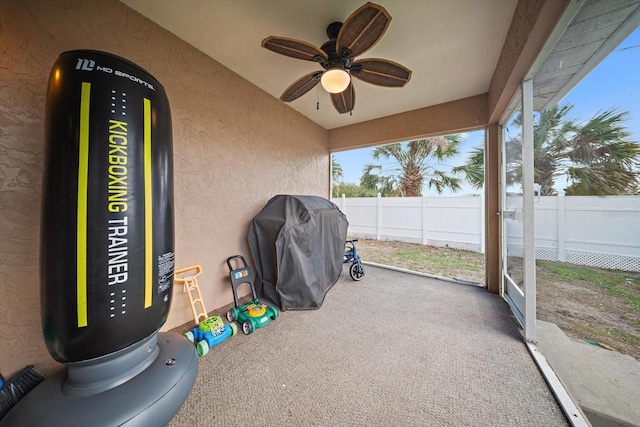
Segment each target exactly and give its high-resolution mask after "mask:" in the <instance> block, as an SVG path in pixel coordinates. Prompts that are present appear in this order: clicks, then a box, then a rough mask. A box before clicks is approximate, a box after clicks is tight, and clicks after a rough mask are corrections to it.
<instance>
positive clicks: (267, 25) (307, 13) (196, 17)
mask: <svg viewBox="0 0 640 427" xmlns="http://www.w3.org/2000/svg"><path fill="white" fill-rule="evenodd" d="M121 1H122V2H123V3H125V4H126V5H128V6H129V7H131V8H133V9H135V10H136V11H138V12H140V13H141V14H142V15H144V16H146V17H148V18H149V19H151V20H152V21H154V22H156V23H158V24H159V25H160V26H162V27H164V28H165V29H167V30H168V31H170V32H172V33H173V34H175V35H176V36H178V37H180V38H181V39H183V40H184V41H186V42H187V43H189V44H191V45H192V46H194V47H196V48H197V49H199V50H200V51H202V52H204V53H205V54H207V55H208V56H210V57H211V58H213V59H215V60H216V61H218V62H220V63H221V64H223V65H224V66H226V67H228V68H229V69H231V70H232V71H234V72H236V73H237V74H239V75H240V76H242V77H244V78H245V79H247V80H248V81H250V82H251V83H253V84H254V85H256V86H258V87H260V88H261V89H263V90H265V91H266V92H268V93H269V94H271V95H273V96H274V97H276V98H279V97H280V94H281V93H282V92H283V91H284V90H285V89H286V88H287V87H288V86H289V85H290V84H291V83H292V82H293V81H295V80H297V79H298V78H300V77H302V76H303V75H304V74H307V73H309V72H312V71H314V70H320V69H321V68H320V66H319V65H318V64H315V63H312V62H308V61H302V60H299V59H293V58H289V57H286V56H282V55H279V54H276V53H274V52H271V51H268V50H267V49H264V48H262V47H261V42H262V40H263V39H264V38H265V37H267V36H270V35H274V36H282V37H289V38H296V39H300V40H303V41H307V42H309V43H312V44H314V45H316V46H318V47H320V46H321V45H322V44H323V43H324V42H325V41H326V40H327V36H326V33H325V31H326V27H327V25H329V24H330V23H331V22H334V21H340V22H343V21H344V20H345V19H346V18H347V17H348V16H349V15H350V14H351V13H352V12H353V11H355V10H356V9H358V8H359V7H360V6H362V5H363V4H364V3H365V0H162V1H158V0H121ZM374 2H375V3H377V4H379V5H382V6H383V7H385V8H386V9H387V11H388V12H389V13H390V14H391V17H392V20H391V24H390V26H389V28H388V29H387V32H386V33H385V34H384V36H383V37H382V39H381V40H380V42H379V43H378V44H377V45H375V46H374V47H373V48H372V49H371V50H369V51H368V52H365V53H364V54H363V55H362V56H360V57H358V59H362V58H384V59H389V60H392V61H395V62H398V63H400V64H402V65H404V66H406V67H408V68H409V69H410V70H412V72H413V74H412V77H411V81H410V82H409V83H408V84H407V85H406V86H405V87H404V88H383V87H379V86H373V85H370V84H367V83H364V82H362V81H360V80H357V79H354V86H355V90H356V104H355V107H354V110H353V115H352V116H349V114H348V113H347V114H339V113H338V112H336V111H335V110H334V108H333V106H332V104H331V101H330V99H329V95H328V93H326V92H325V91H324V90H323V89H322V88H321V86H320V85H318V86H317V87H316V88H315V89H312V90H311V91H310V92H308V93H307V94H305V95H303V96H302V97H300V98H298V99H297V100H295V101H293V102H291V103H289V105H290V106H291V107H292V108H294V109H295V110H297V111H299V112H300V113H301V114H304V115H305V116H306V117H308V118H310V119H311V120H313V121H314V122H316V123H318V124H319V125H320V126H322V127H324V128H325V129H333V128H336V127H341V126H346V125H349V124H353V123H358V122H362V121H366V120H371V119H376V118H379V117H384V116H388V115H391V114H396V113H401V112H404V111H410V110H414V109H417V108H422V107H427V106H431V105H437V104H441V103H443V102H448V101H453V100H456V99H461V98H466V97H469V96H474V95H478V94H482V93H486V92H487V91H488V89H489V84H490V82H491V78H492V76H493V72H494V69H495V66H496V63H497V61H498V57H499V55H500V51H501V49H502V45H503V44H504V41H505V38H506V34H507V31H508V29H509V25H510V23H511V19H512V17H513V13H514V10H515V7H516V4H517V0H377V1H374ZM316 100H319V102H320V109H319V110H317V109H316Z"/></svg>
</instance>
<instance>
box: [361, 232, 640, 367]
mask: <svg viewBox="0 0 640 427" xmlns="http://www.w3.org/2000/svg"><path fill="white" fill-rule="evenodd" d="M357 245H358V252H359V253H360V257H361V258H362V260H363V261H370V262H375V263H378V264H384V265H390V266H393V267H399V268H405V269H408V270H413V271H419V272H422V273H429V274H434V275H437V276H442V277H450V278H459V279H466V280H473V281H477V282H480V283H484V255H483V254H479V253H476V252H470V251H462V250H455V249H451V248H436V247H434V246H423V245H418V244H412V243H404V242H392V241H384V242H382V241H376V240H368V239H359V240H358V243H357ZM510 262H511V261H510ZM536 285H537V287H536V289H537V303H538V307H537V315H538V319H540V320H544V321H547V322H551V323H555V324H556V325H558V327H560V329H562V330H563V331H564V333H565V334H566V335H567V336H569V337H571V338H573V339H576V340H588V342H591V343H597V344H600V345H602V346H603V347H605V348H611V349H613V350H615V351H618V352H620V353H623V354H628V355H630V356H632V357H634V358H635V359H637V360H640V274H638V273H634V272H624V271H615V270H605V269H598V268H591V267H584V266H578V265H573V264H566V263H558V262H549V261H537V262H536Z"/></svg>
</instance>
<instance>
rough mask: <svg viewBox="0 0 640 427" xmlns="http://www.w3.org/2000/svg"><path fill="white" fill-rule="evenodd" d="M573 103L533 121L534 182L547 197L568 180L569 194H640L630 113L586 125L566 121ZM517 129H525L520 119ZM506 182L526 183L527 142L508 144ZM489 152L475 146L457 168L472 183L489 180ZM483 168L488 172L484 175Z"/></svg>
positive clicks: (605, 115) (638, 153) (609, 114)
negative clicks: (524, 158) (524, 151)
mask: <svg viewBox="0 0 640 427" xmlns="http://www.w3.org/2000/svg"><path fill="white" fill-rule="evenodd" d="M572 108H573V106H572V105H564V106H554V107H552V108H549V109H547V110H544V111H542V112H540V113H539V114H538V116H537V119H536V122H535V123H534V131H533V145H534V148H533V150H534V154H533V156H534V181H535V182H536V183H538V184H540V187H541V189H540V192H541V194H542V195H555V194H557V190H556V189H555V187H554V185H555V182H556V181H557V179H558V178H559V177H564V178H565V179H566V180H567V182H568V183H569V186H568V187H567V188H565V193H566V194H567V195H609V194H625V193H629V194H631V193H633V192H634V191H637V188H638V185H639V184H640V174H639V173H638V168H639V166H640V145H638V142H636V141H631V140H629V136H630V134H629V132H628V131H627V130H626V128H625V127H624V126H623V125H622V123H623V122H624V121H626V120H627V118H628V114H629V113H628V112H620V113H618V112H616V111H615V110H614V109H609V110H606V111H604V112H599V113H597V114H596V115H595V116H594V117H593V118H591V119H590V120H589V121H588V122H586V123H584V124H579V123H577V122H576V121H575V120H570V119H568V118H567V116H568V114H569V112H570V111H571V109H572ZM513 124H514V126H516V127H521V126H522V116H521V115H518V116H517V117H516V118H515V120H514V122H513ZM505 145H506V147H507V149H506V156H505V163H506V184H507V185H512V184H517V183H520V182H521V177H522V140H521V138H511V139H509V140H508V141H507V142H506V143H505ZM483 163H484V149H483V148H482V147H477V148H475V149H474V150H473V151H472V152H471V155H470V157H469V160H468V161H467V163H466V164H465V165H462V166H458V167H456V168H454V169H453V171H454V172H457V173H461V174H463V175H464V176H465V179H467V181H469V182H470V183H471V184H472V185H474V186H478V185H480V186H481V185H482V183H483V181H484V165H483ZM480 167H482V169H481V170H482V171H483V173H482V174H480Z"/></svg>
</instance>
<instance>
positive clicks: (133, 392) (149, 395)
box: [0, 332, 198, 427]
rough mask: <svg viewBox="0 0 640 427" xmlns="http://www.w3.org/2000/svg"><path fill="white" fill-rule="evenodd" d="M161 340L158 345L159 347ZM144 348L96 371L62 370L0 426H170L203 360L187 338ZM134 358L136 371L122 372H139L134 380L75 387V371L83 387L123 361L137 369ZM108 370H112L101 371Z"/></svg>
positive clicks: (160, 337) (161, 336) (87, 366)
mask: <svg viewBox="0 0 640 427" xmlns="http://www.w3.org/2000/svg"><path fill="white" fill-rule="evenodd" d="M156 340H157V344H155V343H154V341H156ZM142 344H143V345H134V346H132V347H134V348H132V349H124V350H121V351H119V352H117V354H116V355H115V356H108V360H106V361H105V360H97V361H95V363H93V365H95V366H92V363H91V362H84V363H83V365H84V366H82V367H81V368H80V369H75V367H65V368H63V369H61V370H60V371H58V372H57V373H55V374H54V375H53V376H51V377H49V378H47V379H46V380H45V381H43V382H42V383H41V384H40V385H38V386H37V387H36V388H34V389H33V390H32V391H31V392H30V393H29V394H27V395H26V396H25V397H24V398H22V400H20V402H18V404H17V405H16V406H14V407H13V408H12V409H11V411H9V413H8V414H7V415H6V416H5V417H4V418H3V419H2V421H0V426H1V427H8V426H33V427H37V426H65V427H73V426H82V427H86V426H92V427H93V426H95V427H99V426H153V427H156V426H164V425H166V424H167V423H168V422H169V421H170V420H171V419H172V418H173V417H174V415H175V414H176V413H177V412H178V410H179V409H180V407H181V406H182V404H183V403H184V401H185V400H186V399H187V396H188V395H189V393H190V392H191V389H192V388H193V384H194V383H195V380H196V374H197V373H198V355H197V353H196V351H195V347H194V345H193V344H192V343H191V342H189V341H188V340H187V339H186V338H185V337H183V336H182V335H178V334H174V333H169V332H160V333H158V334H157V336H156V334H154V335H152V336H151V337H150V338H149V339H146V340H143V343H142ZM156 349H157V355H155V357H154V354H156ZM142 352H147V353H149V355H148V356H147V358H148V359H153V360H148V361H145V360H144V358H142V356H141V354H142ZM132 354H133V355H134V356H133V357H132ZM131 359H134V362H135V363H133V365H134V366H133V367H127V366H122V368H123V369H121V371H124V372H133V374H131V375H134V376H132V377H130V378H126V377H127V375H126V374H125V375H124V376H123V375H120V376H119V378H117V379H115V380H114V381H111V382H110V381H109V380H108V379H105V378H100V375H99V374H98V375H96V378H94V379H92V380H88V381H80V383H81V384H82V386H81V387H79V388H78V387H75V386H74V387H72V388H70V387H69V381H68V374H69V371H71V372H72V376H76V377H79V378H76V382H75V384H76V386H77V385H78V380H81V379H82V371H83V370H87V372H88V373H91V371H94V372H93V374H96V373H97V372H96V371H102V372H103V373H104V372H105V371H110V370H111V371H113V372H115V371H117V369H115V368H114V367H115V366H117V365H118V364H119V363H120V364H123V362H124V363H127V364H129V365H131V364H132V363H131V362H132V360H131ZM149 362H150V363H149ZM102 365H105V366H106V367H107V368H108V369H100V367H101V366H102ZM145 365H146V367H144V366H145ZM135 366H138V368H135ZM140 367H142V368H140ZM141 369H142V370H141ZM135 371H139V372H137V373H136V372H135ZM116 377H118V376H117V375H116ZM123 381H124V382H123Z"/></svg>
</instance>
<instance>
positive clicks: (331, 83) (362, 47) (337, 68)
mask: <svg viewBox="0 0 640 427" xmlns="http://www.w3.org/2000/svg"><path fill="white" fill-rule="evenodd" d="M390 22H391V15H389V12H387V11H386V9H385V8H383V7H382V6H379V5H377V4H374V3H366V4H365V5H364V6H362V7H361V8H360V9H358V10H356V11H355V12H353V13H352V14H351V16H349V17H348V18H347V20H346V21H345V22H344V24H343V23H341V22H333V23H331V24H329V26H328V27H327V36H328V37H329V40H328V41H327V42H325V43H324V44H323V45H322V46H321V47H320V48H318V47H316V46H314V45H312V44H311V43H307V42H304V41H302V40H296V39H291V38H286V37H276V36H269V37H267V38H266V39H264V40H262V47H264V48H266V49H269V50H271V51H273V52H276V53H279V54H281V55H285V56H290V57H292V58H298V59H304V60H306V61H313V62H317V63H319V64H320V66H321V67H322V68H323V69H324V70H321V71H314V72H312V73H309V74H307V75H305V76H303V77H301V78H299V79H298V80H296V81H295V82H293V83H292V84H291V85H290V86H289V87H288V88H287V89H286V90H285V91H284V92H283V93H282V95H280V99H281V100H283V101H285V102H291V101H293V100H295V99H297V98H299V97H301V96H302V95H304V94H305V93H307V92H309V91H310V90H311V89H313V88H314V87H315V86H316V85H317V84H318V83H319V82H320V83H321V84H322V87H324V88H325V90H326V91H327V92H329V93H330V95H331V103H332V104H333V106H334V107H335V109H336V110H337V111H338V112H339V113H340V114H343V113H346V112H351V111H353V107H354V106H355V103H356V93H355V90H354V87H353V83H352V82H351V76H353V77H355V78H357V79H359V80H362V81H364V82H367V83H371V84H374V85H378V86H386V87H403V86H405V85H406V84H407V83H408V82H409V80H410V79H411V70H409V69H408V68H406V67H404V66H402V65H400V64H398V63H396V62H393V61H389V60H387V59H379V58H366V59H361V60H358V61H356V60H354V58H355V57H356V56H359V55H362V54H363V53H364V52H366V51H368V50H369V49H371V47H373V45H375V44H376V43H377V42H378V41H379V40H380V38H382V35H383V34H384V33H385V31H386V30H387V27H389V23H390Z"/></svg>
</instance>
